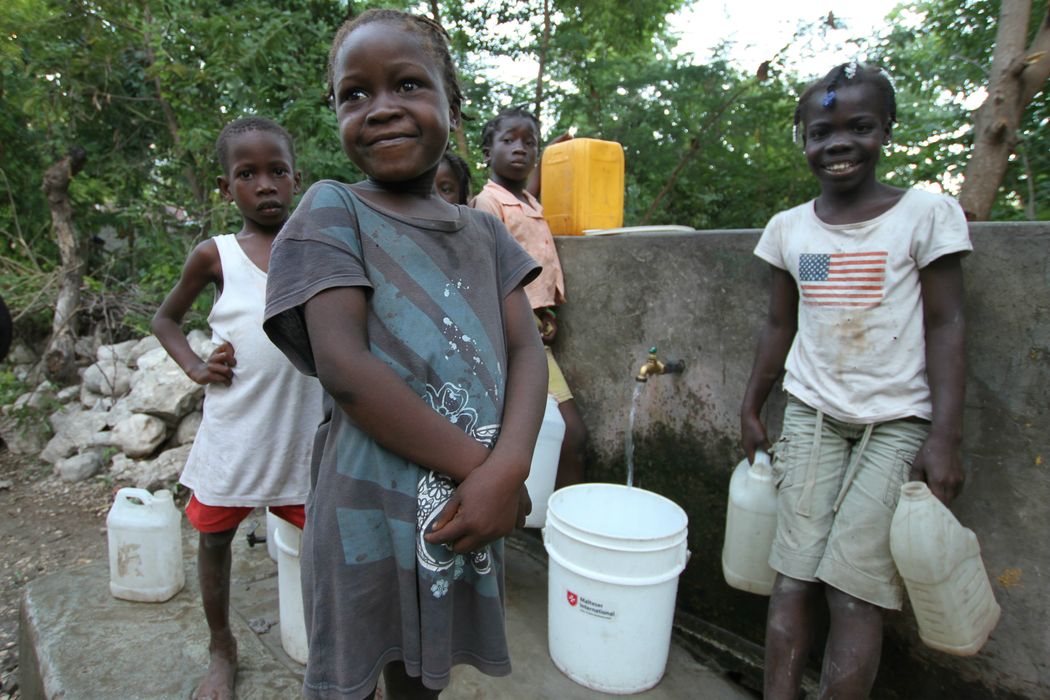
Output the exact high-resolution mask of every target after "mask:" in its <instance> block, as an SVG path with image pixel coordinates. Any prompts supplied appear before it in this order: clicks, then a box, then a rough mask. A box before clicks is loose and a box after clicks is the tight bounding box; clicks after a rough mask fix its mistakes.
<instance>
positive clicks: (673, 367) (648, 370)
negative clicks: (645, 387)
mask: <svg viewBox="0 0 1050 700" xmlns="http://www.w3.org/2000/svg"><path fill="white" fill-rule="evenodd" d="M684 369H685V363H684V362H661V361H660V358H658V357H657V356H656V346H655V345H654V346H653V347H651V348H649V359H647V360H646V361H645V363H644V364H643V365H642V366H641V367H640V368H639V369H638V374H637V375H636V376H635V378H634V379H635V381H638V382H647V381H649V377H650V376H652V375H654V374H681V373H682V371H683V370H684Z"/></svg>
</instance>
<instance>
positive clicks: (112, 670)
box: [20, 516, 755, 700]
mask: <svg viewBox="0 0 1050 700" xmlns="http://www.w3.org/2000/svg"><path fill="white" fill-rule="evenodd" d="M253 525H257V526H258V532H259V534H260V535H262V534H264V533H265V521H264V518H263V517H261V516H253V517H252V518H249V520H248V521H246V522H245V524H244V525H242V529H241V533H240V534H239V536H238V537H237V540H236V544H235V549H234V559H233V562H234V563H233V574H232V575H233V589H232V593H231V606H232V608H233V615H232V624H233V627H234V633H235V635H236V636H237V639H238V642H239V645H240V661H241V665H240V670H239V672H238V677H237V696H238V697H239V698H241V699H242V700H248V699H258V700H271V699H279V698H298V697H300V685H301V680H302V666H300V665H299V664H297V663H296V662H294V661H293V660H292V659H290V658H289V657H288V656H287V655H286V654H285V653H284V650H283V649H282V648H281V638H280V626H279V623H278V620H277V617H278V614H277V610H278V606H277V589H278V584H277V565H276V564H275V563H274V562H273V561H272V560H271V559H270V558H269V556H268V555H267V552H266V547H265V545H260V546H256V547H254V548H249V547H248V546H247V543H246V538H245V534H246V533H247V532H248V531H249V530H251V529H252V527H253ZM185 556H186V588H185V589H183V590H182V591H181V592H180V593H178V594H177V595H176V596H175V597H174V598H172V599H171V600H169V601H167V602H165V603H159V604H158V603H130V602H127V601H121V600H117V599H115V598H113V597H112V596H111V595H110V594H109V588H108V585H109V573H108V568H107V566H106V564H105V563H104V562H102V563H96V564H90V565H87V566H83V567H79V568H75V569H70V570H67V571H63V572H59V573H55V574H51V575H49V576H45V577H42V578H39V579H37V580H35V581H33V582H32V583H30V584H29V585H28V586H27V587H26V590H25V594H24V596H23V599H22V610H21V629H20V657H21V658H20V669H21V688H22V697H23V698H25V700H32V699H35V698H48V699H51V698H59V697H61V698H63V699H64V700H105V699H108V698H114V699H116V698H120V699H121V700H136V699H140V698H141V699H143V700H146V699H149V700H167V699H169V698H170V699H172V700H185V699H186V698H188V697H189V695H190V693H191V692H192V690H193V687H194V684H195V681H196V680H197V678H198V677H199V675H200V674H201V673H202V672H203V670H204V668H205V666H206V664H207V656H208V654H207V645H208V637H207V628H206V626H205V623H204V615H203V612H202V611H201V608H200V593H199V589H198V586H197V581H196V565H195V557H196V536H195V534H194V533H191V532H187V533H186V538H185ZM507 562H508V563H507V600H508V606H507V627H508V630H509V636H510V648H511V658H512V659H513V664H514V672H513V674H512V675H511V676H509V677H507V678H489V677H487V676H485V675H483V674H481V673H479V672H477V671H476V670H474V669H473V668H470V667H465V666H461V667H457V668H456V669H455V671H454V672H453V682H452V685H451V686H450V688H449V689H448V690H446V691H445V692H444V693H442V696H441V697H442V698H443V700H468V699H472V700H477V699H479V698H480V699H488V698H492V699H494V700H496V699H498V700H504V699H506V700H517V699H519V698H521V699H526V698H527V699H528V700H536V699H537V698H541V699H545V698H557V699H558V700H592V699H596V698H609V697H615V696H610V695H606V694H604V693H599V692H595V691H592V690H589V689H587V688H584V687H583V686H580V685H578V684H576V683H575V682H573V681H572V680H570V679H569V678H567V677H566V676H564V675H563V674H562V673H561V672H560V671H558V669H557V668H555V666H554V664H553V663H552V662H551V660H550V657H549V656H548V653H547V571H546V564H545V561H544V558H543V551H542V548H541V547H540V546H539V544H538V543H537V542H536V541H535V540H534V539H532V538H529V537H526V536H515V537H513V538H511V539H510V540H509V541H508V547H507ZM253 629H254V630H256V631H253ZM635 697H638V698H644V699H645V700H665V699H666V700H670V699H672V698H675V699H677V698H703V699H704V700H750V699H752V698H754V697H755V696H754V695H753V694H751V693H749V692H748V691H747V690H745V689H743V688H740V687H739V686H736V685H734V684H733V683H732V682H731V681H729V680H728V679H726V678H724V677H722V676H720V675H718V674H716V673H715V672H713V671H711V670H709V669H707V668H705V667H704V666H703V665H701V664H700V663H698V662H697V661H696V660H694V659H693V657H692V656H690V654H689V653H688V652H687V651H685V650H684V649H683V648H681V647H679V646H678V645H677V644H673V645H672V648H671V653H670V659H669V661H668V665H667V672H666V674H665V676H664V678H663V679H662V680H661V682H660V683H659V684H658V685H657V686H656V687H655V688H653V689H651V690H649V691H646V692H644V693H640V694H637V695H636V696H635Z"/></svg>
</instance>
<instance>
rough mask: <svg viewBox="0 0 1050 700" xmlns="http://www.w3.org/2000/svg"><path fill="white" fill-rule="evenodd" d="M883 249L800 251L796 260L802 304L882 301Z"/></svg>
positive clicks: (853, 305) (863, 304)
mask: <svg viewBox="0 0 1050 700" xmlns="http://www.w3.org/2000/svg"><path fill="white" fill-rule="evenodd" d="M888 257H889V254H888V253H887V252H886V251H874V252H870V253H802V254H801V255H800V256H799V260H798V282H799V292H800V294H801V295H802V303H803V304H809V305H811V306H839V307H851V308H856V307H871V306H878V304H879V302H880V301H882V295H883V291H884V289H885V282H886V259H887V258H888Z"/></svg>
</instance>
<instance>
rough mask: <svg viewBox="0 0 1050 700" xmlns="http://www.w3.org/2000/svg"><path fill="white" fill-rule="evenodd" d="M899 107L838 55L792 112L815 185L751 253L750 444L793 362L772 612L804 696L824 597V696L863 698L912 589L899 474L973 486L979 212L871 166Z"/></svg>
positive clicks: (940, 488)
mask: <svg viewBox="0 0 1050 700" xmlns="http://www.w3.org/2000/svg"><path fill="white" fill-rule="evenodd" d="M894 121H896V100H895V97H894V91H893V87H892V85H891V84H890V82H889V79H888V77H887V76H886V75H885V74H884V73H883V72H882V71H880V70H878V69H875V68H872V67H868V66H863V65H858V64H856V63H851V64H843V65H840V66H838V67H836V68H835V69H834V70H832V71H831V72H830V73H828V74H827V75H826V76H824V78H823V79H821V80H819V81H817V82H816V83H814V84H813V85H811V86H810V87H809V88H808V89H807V90H806V91H805V92H804V93H803V94H802V96H801V98H800V99H799V103H798V108H797V110H796V113H795V122H796V126H797V125H798V124H799V123H801V126H802V142H803V146H804V150H805V156H806V159H807V161H808V162H809V165H810V168H811V170H812V171H813V174H814V176H815V177H816V178H817V181H818V182H819V183H820V195H819V196H818V197H817V198H816V199H815V200H813V201H811V202H807V203H805V204H802V205H800V206H797V207H795V208H794V209H789V210H788V211H784V212H781V213H779V214H777V215H776V216H774V217H773V219H772V220H771V221H770V222H769V224H768V225H767V226H766V229H765V231H764V232H763V234H762V238H761V239H760V240H759V243H758V246H757V247H756V248H755V254H756V255H758V256H759V257H760V258H762V259H763V260H765V261H766V262H768V263H769V264H770V269H771V270H772V275H773V279H772V291H771V296H770V300H769V315H768V317H767V321H766V324H765V326H764V328H763V330H762V335H761V338H760V341H759V346H758V352H757V354H756V357H755V365H754V368H753V369H752V372H751V379H750V382H749V383H748V386H747V391H746V393H745V397H744V403H743V406H742V408H741V415H740V423H741V434H742V441H743V446H744V449H745V451H746V453H747V455H748V458H749V459H753V458H754V453H755V450H757V449H766V448H767V447H768V445H769V440H768V438H767V436H766V430H765V427H764V426H763V424H762V422H761V420H760V418H759V412H760V411H761V408H762V405H763V404H764V403H765V400H766V398H767V396H768V395H769V392H770V390H771V389H772V387H773V384H774V383H775V381H776V379H777V377H778V376H779V374H780V372H781V370H786V376H785V378H784V389H785V391H787V392H788V405H787V409H786V410H785V413H784V423H783V431H782V435H781V437H780V439H779V440H778V441H777V443H776V444H774V445H773V447H772V452H773V455H774V478H775V479H776V480H777V482H778V485H779V496H778V514H777V534H776V538H775V541H774V544H773V553H772V555H771V557H770V565H771V566H772V567H773V568H774V569H775V570H776V571H777V572H778V576H777V579H776V583H775V584H774V589H773V594H772V597H771V598H770V602H769V616H768V623H767V627H766V664H765V695H764V697H765V698H767V700H779V699H787V698H791V699H792V700H794V698H797V697H798V693H799V687H800V683H801V679H802V672H803V670H804V666H805V662H806V659H807V655H808V651H809V647H810V645H811V643H812V641H813V639H814V635H815V629H814V626H815V624H816V617H817V612H818V610H817V608H818V606H819V605H820V604H821V597H824V598H826V600H827V604H828V608H829V611H830V629H829V632H828V639H827V646H826V647H825V650H824V664H823V671H822V673H821V690H820V696H821V697H834V698H844V699H845V698H866V697H868V693H869V692H870V690H871V687H872V684H873V683H874V680H875V674H876V672H877V671H878V666H879V657H880V653H881V648H882V616H883V613H882V611H883V609H890V610H898V609H900V607H901V603H902V599H903V595H902V589H901V580H900V577H899V576H898V574H897V570H896V567H895V566H894V563H893V559H892V557H891V555H890V549H889V531H890V521H891V519H892V517H893V510H894V508H895V507H896V504H897V500H898V496H899V491H900V487H901V484H903V483H904V482H905V481H909V480H920V481H925V482H927V483H928V484H929V486H930V489H931V490H932V491H933V493H934V494H936V495H937V496H938V498H940V499H941V500H942V501H944V502H945V503H948V502H950V501H951V500H952V499H953V498H954V497H955V496H956V495H957V494H958V493H959V490H960V488H961V486H962V482H963V478H964V474H963V468H962V464H961V462H960V456H959V444H960V441H961V437H962V434H961V433H962V407H963V379H964V365H963V295H962V270H961V267H960V262H959V261H960V258H961V257H962V255H964V254H965V253H967V252H968V251H970V250H971V246H970V239H969V233H968V231H967V226H966V221H965V219H964V217H963V213H962V210H961V209H960V208H959V205H958V204H957V203H956V202H955V201H954V200H952V199H950V198H949V197H946V196H943V195H938V194H932V193H929V192H924V191H921V190H914V189H911V190H901V189H898V188H896V187H891V186H889V185H886V184H884V183H881V182H879V181H878V180H877V179H876V172H875V168H876V165H877V163H878V161H879V155H880V153H881V151H882V148H883V146H885V145H887V144H888V143H889V142H890V134H891V129H892V125H893V122H894Z"/></svg>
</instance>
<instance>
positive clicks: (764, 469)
mask: <svg viewBox="0 0 1050 700" xmlns="http://www.w3.org/2000/svg"><path fill="white" fill-rule="evenodd" d="M750 471H751V473H752V474H753V475H755V476H760V477H768V476H770V475H772V474H773V464H772V463H771V462H770V460H769V453H768V452H766V451H765V450H755V461H754V462H752V463H751V466H750Z"/></svg>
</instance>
